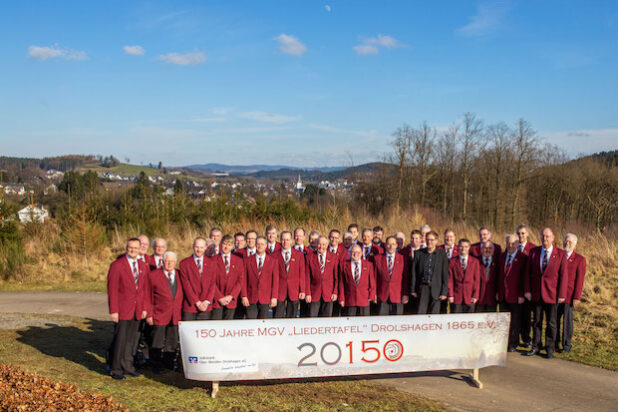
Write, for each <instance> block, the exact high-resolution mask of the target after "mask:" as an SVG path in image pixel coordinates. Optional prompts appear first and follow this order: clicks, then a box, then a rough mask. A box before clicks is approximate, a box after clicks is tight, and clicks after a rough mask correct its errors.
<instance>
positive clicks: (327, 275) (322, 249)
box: [305, 236, 339, 317]
mask: <svg viewBox="0 0 618 412" xmlns="http://www.w3.org/2000/svg"><path fill="white" fill-rule="evenodd" d="M306 261H307V267H306V268H305V276H306V277H307V280H306V281H305V287H306V289H307V290H306V296H305V300H306V301H307V303H308V304H309V316H311V317H316V316H320V317H330V316H331V315H332V313H333V302H335V301H336V300H337V293H338V288H339V284H338V277H337V276H338V264H339V260H338V259H337V255H335V254H333V253H331V252H329V251H328V239H326V236H319V237H318V244H317V249H316V251H315V252H314V253H311V254H307V256H306Z"/></svg>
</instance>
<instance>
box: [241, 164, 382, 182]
mask: <svg viewBox="0 0 618 412" xmlns="http://www.w3.org/2000/svg"><path fill="white" fill-rule="evenodd" d="M380 167H392V166H391V165H388V164H386V163H381V162H373V163H365V164H362V165H359V166H354V167H347V168H343V167H342V168H325V169H319V170H316V169H298V168H290V167H287V168H281V169H278V170H268V171H259V172H255V173H251V174H249V176H252V177H255V178H258V179H259V178H262V179H273V180H295V179H298V176H300V178H301V179H302V180H310V181H317V180H337V179H349V178H350V177H352V176H353V175H362V174H367V173H371V172H374V171H376V170H377V169H378V168H380ZM328 169H330V170H328ZM332 169H337V170H332Z"/></svg>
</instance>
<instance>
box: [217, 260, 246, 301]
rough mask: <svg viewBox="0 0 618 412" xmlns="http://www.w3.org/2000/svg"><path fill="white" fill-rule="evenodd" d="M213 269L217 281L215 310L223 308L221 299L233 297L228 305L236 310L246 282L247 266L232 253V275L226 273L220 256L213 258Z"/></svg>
mask: <svg viewBox="0 0 618 412" xmlns="http://www.w3.org/2000/svg"><path fill="white" fill-rule="evenodd" d="M211 265H212V266H211V267H212V273H213V277H214V279H215V287H214V302H213V309H217V308H220V307H221V304H220V303H219V299H221V298H222V297H224V296H227V295H232V300H231V301H230V303H228V304H227V306H226V307H227V308H228V309H234V308H235V307H236V306H237V305H238V295H239V294H240V291H241V290H242V285H243V283H244V282H245V276H246V274H245V264H244V263H243V259H241V258H240V257H238V256H236V255H234V254H233V253H230V273H227V274H226V273H225V262H224V261H223V255H221V254H218V255H216V256H213V257H212V258H211Z"/></svg>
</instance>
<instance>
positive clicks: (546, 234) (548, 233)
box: [541, 227, 554, 249]
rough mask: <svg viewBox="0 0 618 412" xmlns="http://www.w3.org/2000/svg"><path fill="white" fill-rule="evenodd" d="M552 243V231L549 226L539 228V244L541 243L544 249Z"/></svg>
mask: <svg viewBox="0 0 618 412" xmlns="http://www.w3.org/2000/svg"><path fill="white" fill-rule="evenodd" d="M553 244H554V231H553V230H551V228H549V227H546V228H545V229H543V230H541V245H543V247H544V248H545V249H547V248H549V247H551V245H553Z"/></svg>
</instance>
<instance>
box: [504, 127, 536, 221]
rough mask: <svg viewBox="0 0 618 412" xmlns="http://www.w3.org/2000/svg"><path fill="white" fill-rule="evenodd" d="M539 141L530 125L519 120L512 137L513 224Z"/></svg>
mask: <svg viewBox="0 0 618 412" xmlns="http://www.w3.org/2000/svg"><path fill="white" fill-rule="evenodd" d="M538 145H539V140H538V138H537V136H536V132H535V131H534V130H533V129H532V127H531V126H530V124H529V123H528V122H527V121H525V120H524V119H519V121H518V122H517V127H516V129H515V132H514V135H513V149H514V157H515V158H514V172H513V178H514V189H513V202H512V204H513V205H512V208H511V221H510V224H511V225H512V224H514V222H516V221H517V208H518V207H519V200H520V196H521V191H522V187H523V184H524V179H525V177H526V176H527V175H528V174H529V173H531V172H532V170H534V168H533V163H534V161H535V160H536V159H537V158H538V153H539V149H538Z"/></svg>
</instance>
